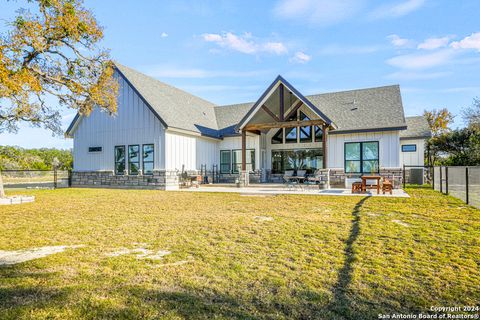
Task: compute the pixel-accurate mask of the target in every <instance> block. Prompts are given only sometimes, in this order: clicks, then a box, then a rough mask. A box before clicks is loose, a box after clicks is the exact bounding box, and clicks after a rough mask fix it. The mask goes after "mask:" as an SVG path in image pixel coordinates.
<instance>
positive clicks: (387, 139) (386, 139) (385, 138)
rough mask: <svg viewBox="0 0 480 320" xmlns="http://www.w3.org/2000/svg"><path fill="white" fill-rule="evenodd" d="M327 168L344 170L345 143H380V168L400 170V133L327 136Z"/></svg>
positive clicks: (385, 132) (382, 132)
mask: <svg viewBox="0 0 480 320" xmlns="http://www.w3.org/2000/svg"><path fill="white" fill-rule="evenodd" d="M327 137H328V138H327V157H328V159H327V166H328V168H331V169H344V166H345V155H344V150H345V142H366V141H378V147H379V149H380V150H379V151H380V154H379V162H380V168H400V167H401V164H400V155H399V152H400V135H399V131H381V132H365V133H351V134H329V135H328V136H327Z"/></svg>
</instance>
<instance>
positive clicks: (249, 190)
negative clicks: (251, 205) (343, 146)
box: [179, 185, 410, 198]
mask: <svg viewBox="0 0 480 320" xmlns="http://www.w3.org/2000/svg"><path fill="white" fill-rule="evenodd" d="M179 191H181V192H227V193H238V194H240V195H242V196H248V195H251V196H258V195H278V194H297V195H317V196H360V197H365V196H371V197H387V198H409V197H410V196H409V195H408V194H407V193H406V192H405V191H404V190H402V189H395V190H393V193H392V194H389V193H386V194H383V193H382V192H380V194H377V192H376V191H368V192H366V193H360V194H359V193H353V194H352V191H351V190H350V189H340V188H338V189H337V188H331V189H327V190H319V189H318V188H303V189H301V188H298V187H296V188H286V187H284V186H283V185H265V186H262V185H253V186H249V187H242V188H237V187H234V186H228V185H201V186H200V187H199V188H188V189H180V190H179Z"/></svg>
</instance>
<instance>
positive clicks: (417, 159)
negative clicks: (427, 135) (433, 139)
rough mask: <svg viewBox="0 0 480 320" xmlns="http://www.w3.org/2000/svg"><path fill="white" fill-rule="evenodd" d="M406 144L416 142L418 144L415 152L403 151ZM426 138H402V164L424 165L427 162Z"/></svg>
mask: <svg viewBox="0 0 480 320" xmlns="http://www.w3.org/2000/svg"><path fill="white" fill-rule="evenodd" d="M405 144H414V145H416V146H417V151H415V152H402V149H401V148H402V147H401V146H403V145H405ZM424 157H425V140H423V139H405V140H404V139H402V140H400V164H401V165H407V166H423V165H424V164H425V159H424Z"/></svg>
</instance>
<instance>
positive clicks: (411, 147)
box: [402, 144, 417, 152]
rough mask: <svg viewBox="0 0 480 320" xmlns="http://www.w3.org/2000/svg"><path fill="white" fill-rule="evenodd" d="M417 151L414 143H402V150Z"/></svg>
mask: <svg viewBox="0 0 480 320" xmlns="http://www.w3.org/2000/svg"><path fill="white" fill-rule="evenodd" d="M415 151H417V145H416V144H404V145H402V152H415Z"/></svg>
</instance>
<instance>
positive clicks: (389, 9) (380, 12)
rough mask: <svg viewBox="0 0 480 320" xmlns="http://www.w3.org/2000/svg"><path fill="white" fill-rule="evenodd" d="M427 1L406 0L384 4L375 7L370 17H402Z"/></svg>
mask: <svg viewBox="0 0 480 320" xmlns="http://www.w3.org/2000/svg"><path fill="white" fill-rule="evenodd" d="M425 2H426V0H406V1H401V2H397V3H395V4H387V5H382V6H380V7H378V8H377V9H375V10H374V11H373V12H372V13H371V14H370V17H371V18H374V19H380V18H396V17H401V16H404V15H407V14H409V13H411V12H413V11H415V10H417V9H419V8H421V7H422V6H423V5H424V4H425Z"/></svg>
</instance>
